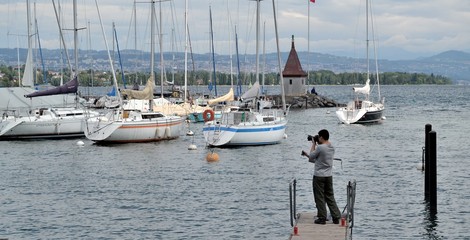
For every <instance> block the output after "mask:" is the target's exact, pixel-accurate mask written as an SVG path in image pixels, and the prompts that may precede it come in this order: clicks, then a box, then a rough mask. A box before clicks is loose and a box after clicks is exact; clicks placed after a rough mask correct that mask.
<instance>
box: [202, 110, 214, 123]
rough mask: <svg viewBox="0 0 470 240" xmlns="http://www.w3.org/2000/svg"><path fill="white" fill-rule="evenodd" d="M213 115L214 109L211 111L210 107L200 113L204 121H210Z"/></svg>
mask: <svg viewBox="0 0 470 240" xmlns="http://www.w3.org/2000/svg"><path fill="white" fill-rule="evenodd" d="M214 117H215V114H214V111H212V109H206V110H205V111H204V112H203V113H202V118H203V119H204V122H208V121H212V120H214Z"/></svg>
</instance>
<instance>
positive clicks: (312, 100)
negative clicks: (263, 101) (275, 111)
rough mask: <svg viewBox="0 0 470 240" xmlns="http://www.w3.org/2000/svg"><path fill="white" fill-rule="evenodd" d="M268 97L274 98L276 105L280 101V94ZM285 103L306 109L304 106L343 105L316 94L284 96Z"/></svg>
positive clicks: (291, 106) (324, 106) (328, 106)
mask: <svg viewBox="0 0 470 240" xmlns="http://www.w3.org/2000/svg"><path fill="white" fill-rule="evenodd" d="M267 97H268V98H271V99H274V101H275V103H276V105H277V104H278V103H279V104H280V103H281V102H282V98H281V95H270V96H267ZM286 104H287V105H290V109H291V110H292V109H306V108H331V107H344V106H346V105H345V104H344V103H338V102H336V101H335V100H333V99H329V98H327V97H324V96H321V95H317V94H304V95H297V96H286Z"/></svg>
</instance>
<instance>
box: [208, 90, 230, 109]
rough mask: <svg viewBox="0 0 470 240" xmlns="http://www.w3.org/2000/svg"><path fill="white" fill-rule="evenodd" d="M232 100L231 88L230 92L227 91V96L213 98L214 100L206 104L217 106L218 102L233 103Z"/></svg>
mask: <svg viewBox="0 0 470 240" xmlns="http://www.w3.org/2000/svg"><path fill="white" fill-rule="evenodd" d="M233 100H234V98H233V88H230V91H228V93H227V94H225V95H223V96H221V97H218V98H215V99H211V100H209V101H207V103H208V104H209V105H214V104H217V103H219V102H227V101H233Z"/></svg>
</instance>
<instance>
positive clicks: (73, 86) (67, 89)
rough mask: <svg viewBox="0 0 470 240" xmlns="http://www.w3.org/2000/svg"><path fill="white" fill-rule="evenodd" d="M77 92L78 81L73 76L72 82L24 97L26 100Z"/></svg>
mask: <svg viewBox="0 0 470 240" xmlns="http://www.w3.org/2000/svg"><path fill="white" fill-rule="evenodd" d="M77 90H78V79H77V76H75V77H74V78H73V79H72V80H70V81H68V82H67V83H65V84H63V85H61V86H58V87H56V88H53V89H48V90H44V91H37V92H33V93H30V94H28V95H24V96H25V97H27V98H33V97H40V96H50V95H59V94H67V93H77Z"/></svg>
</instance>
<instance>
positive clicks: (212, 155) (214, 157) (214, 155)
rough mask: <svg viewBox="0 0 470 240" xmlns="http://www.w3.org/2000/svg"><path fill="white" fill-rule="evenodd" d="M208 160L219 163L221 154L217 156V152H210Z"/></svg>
mask: <svg viewBox="0 0 470 240" xmlns="http://www.w3.org/2000/svg"><path fill="white" fill-rule="evenodd" d="M206 160H207V161H208V162H217V161H219V154H217V153H215V152H210V153H208V154H207V156H206Z"/></svg>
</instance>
